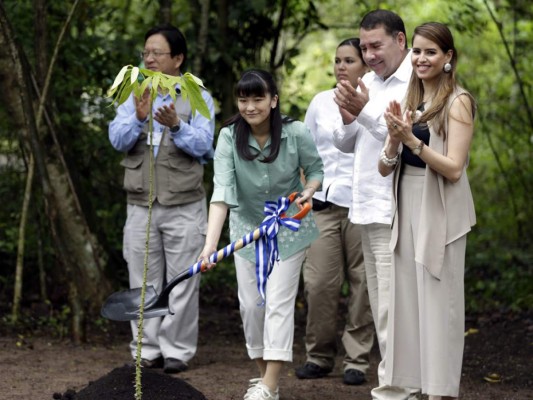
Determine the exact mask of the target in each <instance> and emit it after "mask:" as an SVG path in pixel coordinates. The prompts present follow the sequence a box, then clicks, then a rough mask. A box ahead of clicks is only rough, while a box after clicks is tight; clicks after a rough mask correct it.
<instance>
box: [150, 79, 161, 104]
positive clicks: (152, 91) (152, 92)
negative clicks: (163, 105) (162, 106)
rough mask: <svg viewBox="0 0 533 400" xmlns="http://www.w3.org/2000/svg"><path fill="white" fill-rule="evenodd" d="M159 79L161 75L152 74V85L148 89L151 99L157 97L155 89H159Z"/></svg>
mask: <svg viewBox="0 0 533 400" xmlns="http://www.w3.org/2000/svg"><path fill="white" fill-rule="evenodd" d="M160 80H161V75H154V77H153V79H152V87H151V89H150V97H151V99H152V101H154V100H155V98H156V97H157V91H158V89H159V81H160Z"/></svg>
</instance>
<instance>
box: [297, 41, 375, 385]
mask: <svg viewBox="0 0 533 400" xmlns="http://www.w3.org/2000/svg"><path fill="white" fill-rule="evenodd" d="M368 71H369V69H368V67H367V66H366V65H365V63H364V62H363V55H362V54H361V49H360V48H359V39H358V38H350V39H346V40H343V41H342V42H341V43H340V44H339V46H338V47H337V50H336V53H335V63H334V72H335V78H336V79H337V81H340V80H341V79H347V80H348V81H349V82H351V83H352V84H353V85H356V84H357V79H358V78H360V77H362V76H363V75H364V74H365V73H366V72H368ZM333 97H334V89H330V90H326V91H323V92H320V93H318V94H317V95H316V96H315V97H314V98H313V100H312V101H311V103H310V104H309V108H308V109H307V112H306V114H305V120H304V122H305V124H306V125H307V126H308V128H309V131H310V132H311V135H312V136H313V140H314V142H315V143H316V147H317V150H318V153H319V154H320V156H321V157H322V161H323V163H324V181H323V183H322V190H321V191H317V192H316V193H315V194H314V195H313V210H314V211H315V213H314V217H315V220H316V224H317V226H318V229H319V230H320V236H319V238H318V239H317V240H315V241H314V242H313V243H312V244H311V246H310V247H309V249H308V250H307V257H306V260H305V264H304V267H303V280H304V292H305V300H306V303H307V325H306V331H305V349H306V361H305V364H304V365H302V366H299V367H298V368H296V370H295V375H296V377H297V378H299V379H317V378H323V377H325V376H326V375H328V374H329V373H330V372H331V371H333V369H334V367H335V357H336V356H337V354H338V353H340V352H341V351H342V350H343V353H344V357H343V362H342V369H343V377H342V380H343V383H344V384H346V385H361V384H363V383H364V382H365V381H366V376H365V374H366V373H367V371H368V369H369V367H370V351H371V349H372V345H373V344H374V321H373V317H372V312H371V311H370V302H369V300H368V293H367V288H366V273H365V266H364V261H363V250H362V246H361V234H360V232H359V226H358V225H355V224H352V223H351V222H350V220H349V219H348V212H349V209H350V205H351V203H352V171H353V160H354V155H353V153H343V152H341V151H340V150H339V149H337V148H336V147H335V146H334V145H333V134H332V133H333V130H334V129H335V128H336V126H337V125H338V124H342V121H341V115H340V113H339V107H338V106H337V104H335V102H334V101H333ZM345 283H346V284H347V285H346V286H347V288H348V291H349V293H348V296H347V299H346V300H347V303H346V305H347V312H346V315H345V318H344V321H345V325H344V329H343V333H342V337H341V341H342V346H339V344H338V340H337V336H338V329H337V314H338V309H339V300H340V297H341V291H342V288H343V285H344V284H345ZM341 347H342V349H341Z"/></svg>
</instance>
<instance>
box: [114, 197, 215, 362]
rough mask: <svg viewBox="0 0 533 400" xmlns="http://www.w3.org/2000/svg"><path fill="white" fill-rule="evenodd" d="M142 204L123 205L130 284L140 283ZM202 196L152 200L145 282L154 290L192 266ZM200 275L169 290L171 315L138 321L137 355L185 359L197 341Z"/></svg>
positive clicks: (202, 223)
mask: <svg viewBox="0 0 533 400" xmlns="http://www.w3.org/2000/svg"><path fill="white" fill-rule="evenodd" d="M147 222H148V207H143V206H136V205H131V204H128V217H127V220H126V225H125V226H124V249H123V253H124V259H125V260H126V261H127V263H128V272H129V282H130V288H135V287H141V286H142V278H143V269H144V257H145V246H146V224H147ZM206 224H207V207H206V204H205V200H203V199H202V200H200V201H197V202H194V203H190V204H185V205H181V206H163V205H161V204H159V203H158V202H154V204H153V207H152V218H151V225H150V240H149V255H148V274H147V285H152V286H154V288H155V290H156V292H157V293H161V289H162V288H163V287H164V285H165V284H166V282H168V281H170V280H171V279H172V278H173V277H175V276H176V275H177V274H179V273H180V272H182V271H183V270H185V269H187V268H188V267H189V266H191V265H193V264H194V263H195V262H196V261H197V258H198V256H199V254H200V252H201V250H202V248H203V245H204V242H205V228H206ZM199 287H200V274H197V275H195V276H193V277H191V278H189V279H188V280H185V281H183V282H181V283H179V284H178V285H177V286H176V287H175V288H174V289H173V290H172V292H171V293H170V297H169V305H170V309H171V311H172V312H174V315H166V316H164V317H159V318H150V319H145V320H144V326H143V339H142V351H141V357H142V358H146V359H148V360H153V359H154V358H157V357H159V356H161V355H162V356H163V357H164V358H169V357H170V358H177V359H179V360H182V361H185V362H187V361H189V360H190V359H191V358H192V357H193V356H194V355H195V353H196V348H197V341H198V294H199ZM131 329H132V334H133V339H132V341H131V343H130V350H131V354H132V357H135V356H136V347H137V333H138V321H132V322H131Z"/></svg>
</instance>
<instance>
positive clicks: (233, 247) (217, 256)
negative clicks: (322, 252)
mask: <svg viewBox="0 0 533 400" xmlns="http://www.w3.org/2000/svg"><path fill="white" fill-rule="evenodd" d="M300 196H301V194H300V193H298V192H294V193H291V194H290V195H289V196H288V197H287V198H288V199H289V202H290V203H292V202H293V201H294V199H296V198H297V197H300ZM298 207H299V209H300V211H298V212H297V213H296V214H295V215H293V216H292V217H287V216H286V215H285V214H282V215H281V218H295V219H299V220H301V219H302V218H303V217H305V216H306V215H307V214H308V213H309V211H311V204H309V203H308V202H306V203H304V204H303V205H301V204H298ZM261 236H263V235H262V233H261V229H260V228H257V229H255V230H254V231H253V232H250V233H249V234H247V235H245V236H243V237H242V238H241V239H239V240H236V241H235V242H233V243H230V244H228V245H227V246H226V247H224V248H223V249H220V250H218V251H216V252H214V253H213V254H211V256H209V261H211V262H213V263H216V262H218V261H220V260H222V259H224V258H226V257H228V256H230V255H231V254H233V253H235V252H236V251H238V250H240V249H242V248H243V247H246V246H247V245H249V244H250V243H252V242H255V241H256V240H257V239H259V238H260V237H261ZM193 267H194V266H192V267H191V269H192V268H193ZM200 269H201V271H202V272H205V271H206V270H207V267H206V266H205V264H204V262H203V261H202V263H201V266H200Z"/></svg>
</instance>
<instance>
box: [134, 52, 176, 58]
mask: <svg viewBox="0 0 533 400" xmlns="http://www.w3.org/2000/svg"><path fill="white" fill-rule="evenodd" d="M150 54H151V55H153V56H154V58H159V57H163V56H164V55H165V54H171V52H170V51H169V52H162V51H157V50H154V51H141V52H140V53H139V55H140V56H141V59H142V60H144V59H146V58H148V57H150Z"/></svg>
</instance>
